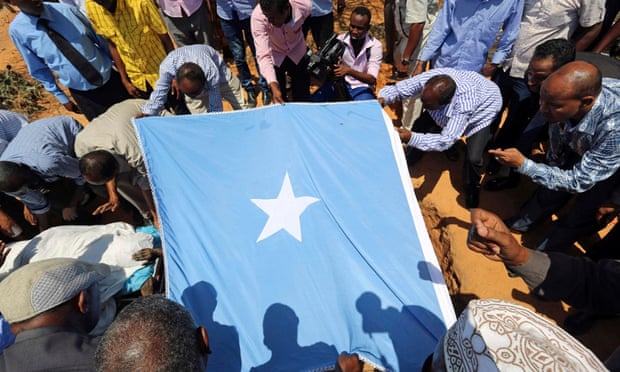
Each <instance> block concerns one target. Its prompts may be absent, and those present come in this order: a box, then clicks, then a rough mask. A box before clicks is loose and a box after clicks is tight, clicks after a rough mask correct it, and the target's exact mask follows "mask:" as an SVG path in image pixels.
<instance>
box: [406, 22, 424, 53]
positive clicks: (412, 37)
mask: <svg viewBox="0 0 620 372" xmlns="http://www.w3.org/2000/svg"><path fill="white" fill-rule="evenodd" d="M422 31H424V22H422V23H414V24H412V25H411V27H409V38H408V39H407V45H406V46H405V50H404V51H403V56H402V58H403V60H406V61H408V60H409V59H411V55H412V54H413V52H414V51H415V50H416V48H417V47H418V45H419V44H420V40H422Z"/></svg>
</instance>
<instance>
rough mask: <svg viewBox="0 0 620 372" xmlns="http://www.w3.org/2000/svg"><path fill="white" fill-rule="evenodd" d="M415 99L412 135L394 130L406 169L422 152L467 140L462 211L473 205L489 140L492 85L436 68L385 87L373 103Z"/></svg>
mask: <svg viewBox="0 0 620 372" xmlns="http://www.w3.org/2000/svg"><path fill="white" fill-rule="evenodd" d="M411 96H419V97H420V98H421V100H422V107H423V108H424V109H425V111H424V112H423V113H422V115H421V116H420V118H418V119H417V120H416V121H415V123H414V124H413V128H412V130H413V131H409V130H407V129H405V128H399V129H398V131H399V135H400V138H401V141H403V142H404V143H407V146H408V148H409V150H408V158H409V160H410V164H411V163H412V162H415V161H417V160H419V159H420V158H421V156H422V154H423V151H444V150H447V149H448V148H450V147H451V146H452V145H454V144H455V143H456V142H457V141H458V140H459V139H460V138H461V137H462V136H463V135H464V136H466V137H467V157H466V159H465V184H466V189H467V195H466V203H465V204H466V205H467V208H474V207H476V206H477V205H478V195H479V191H480V176H481V175H482V166H483V163H484V160H483V157H482V156H483V153H484V148H485V146H486V144H487V142H488V141H489V139H490V138H491V132H490V127H489V126H490V124H491V122H492V121H493V120H494V119H495V117H496V116H497V113H498V112H499V110H500V108H501V106H502V97H501V95H500V93H499V88H498V87H497V85H495V83H493V82H492V81H490V80H488V79H486V78H485V77H484V76H482V75H480V74H479V73H477V72H473V71H460V70H455V69H452V68H437V69H433V70H430V71H428V72H424V73H422V74H419V75H416V76H414V77H412V78H410V79H407V80H403V81H400V82H398V83H396V84H395V85H392V86H386V87H384V88H383V89H381V91H379V101H380V102H381V103H382V104H391V103H393V102H394V101H400V100H403V99H405V98H408V97H411Z"/></svg>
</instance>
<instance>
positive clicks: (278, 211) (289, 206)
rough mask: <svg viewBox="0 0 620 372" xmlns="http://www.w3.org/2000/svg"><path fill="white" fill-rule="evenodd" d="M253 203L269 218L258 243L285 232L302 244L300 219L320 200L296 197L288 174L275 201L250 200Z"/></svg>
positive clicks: (309, 197)
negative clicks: (309, 207) (311, 205)
mask: <svg viewBox="0 0 620 372" xmlns="http://www.w3.org/2000/svg"><path fill="white" fill-rule="evenodd" d="M250 200H251V201H252V203H254V204H256V206H257V207H259V208H260V209H262V210H263V212H265V213H266V214H267V215H268V216H269V219H267V223H266V224H265V227H263V231H262V232H261V233H260V235H259V237H258V239H257V240H256V242H257V243H258V242H260V241H261V240H263V239H267V238H268V237H270V236H271V235H273V234H275V233H277V232H278V231H280V230H285V231H287V232H288V233H289V234H291V235H292V236H293V237H294V238H295V239H297V240H298V241H300V242H301V223H300V221H299V220H300V217H301V215H302V213H304V211H305V210H306V208H308V206H309V205H310V204H313V203H316V202H318V201H319V200H320V199H317V198H313V197H311V196H299V197H295V194H293V187H292V186H291V180H290V179H289V177H288V172H286V173H285V175H284V181H283V182H282V188H280V193H279V194H278V196H277V197H276V198H275V199H250Z"/></svg>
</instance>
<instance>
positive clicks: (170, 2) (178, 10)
mask: <svg viewBox="0 0 620 372" xmlns="http://www.w3.org/2000/svg"><path fill="white" fill-rule="evenodd" d="M157 3H158V4H159V7H160V8H161V11H162V12H163V13H164V14H165V15H167V16H168V17H172V18H182V17H183V12H184V13H185V15H186V16H190V15H192V14H194V12H195V11H197V10H198V9H199V8H200V6H201V5H202V4H203V0H157Z"/></svg>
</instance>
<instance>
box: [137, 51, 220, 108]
mask: <svg viewBox="0 0 620 372" xmlns="http://www.w3.org/2000/svg"><path fill="white" fill-rule="evenodd" d="M187 62H193V63H195V64H197V65H198V66H200V68H201V69H202V71H203V72H204V74H205V78H206V80H205V86H204V90H205V91H207V92H208V94H209V112H218V111H222V110H223V106H222V95H221V94H220V91H219V86H220V84H226V83H227V76H228V74H230V70H229V69H228V66H226V62H224V60H223V59H222V57H221V56H220V54H219V53H218V52H217V51H216V50H215V49H213V48H211V47H210V46H208V45H203V44H197V45H188V46H184V47H181V48H178V49H175V50H173V51H172V52H170V53H169V54H168V56H166V58H165V59H164V60H163V61H162V63H161V66H160V67H159V80H157V83H156V84H155V88H154V89H153V93H151V97H150V99H149V102H148V103H147V104H145V105H144V107H142V112H143V113H145V114H148V115H157V114H159V113H160V112H161V110H162V109H163V108H164V105H165V103H166V99H167V98H168V91H169V90H170V87H171V85H172V80H173V79H175V78H176V74H177V71H178V70H179V68H180V67H181V66H182V65H183V64H184V63H187Z"/></svg>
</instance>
